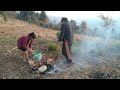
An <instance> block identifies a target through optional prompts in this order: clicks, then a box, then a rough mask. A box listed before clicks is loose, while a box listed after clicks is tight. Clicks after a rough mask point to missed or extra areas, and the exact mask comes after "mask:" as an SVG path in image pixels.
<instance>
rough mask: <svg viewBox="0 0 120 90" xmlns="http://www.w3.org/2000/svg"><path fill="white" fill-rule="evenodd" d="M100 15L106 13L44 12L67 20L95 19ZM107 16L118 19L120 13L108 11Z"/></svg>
mask: <svg viewBox="0 0 120 90" xmlns="http://www.w3.org/2000/svg"><path fill="white" fill-rule="evenodd" d="M100 13H105V14H106V11H46V14H47V15H51V16H59V17H67V18H68V19H78V18H82V19H87V18H96V17H97V16H98V15H100ZM109 14H110V15H111V16H112V17H113V18H118V17H120V11H109Z"/></svg>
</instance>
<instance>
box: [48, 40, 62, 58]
mask: <svg viewBox="0 0 120 90" xmlns="http://www.w3.org/2000/svg"><path fill="white" fill-rule="evenodd" d="M48 55H49V57H50V58H54V59H57V58H58V57H60V55H61V51H60V48H59V46H58V45H57V44H55V43H53V42H51V43H50V44H48Z"/></svg>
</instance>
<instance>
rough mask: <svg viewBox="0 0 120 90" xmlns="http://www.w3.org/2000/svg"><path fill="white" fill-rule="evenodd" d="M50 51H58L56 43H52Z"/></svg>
mask: <svg viewBox="0 0 120 90" xmlns="http://www.w3.org/2000/svg"><path fill="white" fill-rule="evenodd" d="M48 50H49V51H56V50H58V46H57V45H56V44H55V43H51V44H49V45H48Z"/></svg>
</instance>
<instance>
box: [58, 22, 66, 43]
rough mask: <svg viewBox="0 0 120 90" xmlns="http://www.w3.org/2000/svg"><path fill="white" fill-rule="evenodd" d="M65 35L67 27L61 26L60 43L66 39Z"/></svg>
mask: <svg viewBox="0 0 120 90" xmlns="http://www.w3.org/2000/svg"><path fill="white" fill-rule="evenodd" d="M64 34H65V25H64V24H62V26H61V33H60V37H59V41H63V39H64Z"/></svg>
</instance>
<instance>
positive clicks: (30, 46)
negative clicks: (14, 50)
mask: <svg viewBox="0 0 120 90" xmlns="http://www.w3.org/2000/svg"><path fill="white" fill-rule="evenodd" d="M32 43H33V41H31V42H30V44H29V48H30V49H32Z"/></svg>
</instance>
